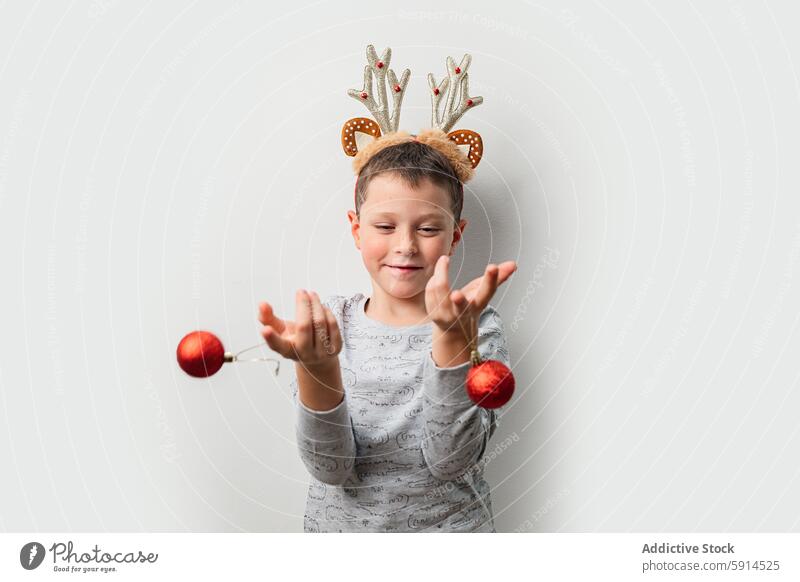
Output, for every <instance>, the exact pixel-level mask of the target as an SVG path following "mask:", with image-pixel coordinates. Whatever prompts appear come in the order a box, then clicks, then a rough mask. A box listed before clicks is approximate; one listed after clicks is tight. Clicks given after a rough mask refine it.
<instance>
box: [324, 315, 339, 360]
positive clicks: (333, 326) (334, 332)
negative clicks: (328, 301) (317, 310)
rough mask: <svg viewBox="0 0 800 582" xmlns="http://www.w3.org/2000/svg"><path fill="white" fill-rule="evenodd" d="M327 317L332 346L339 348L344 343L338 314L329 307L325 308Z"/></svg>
mask: <svg viewBox="0 0 800 582" xmlns="http://www.w3.org/2000/svg"><path fill="white" fill-rule="evenodd" d="M325 317H326V318H327V319H328V331H329V332H330V336H331V348H333V349H334V351H335V349H336V348H339V346H341V345H342V335H341V333H340V332H339V322H338V321H336V316H335V315H334V314H333V311H331V310H330V309H329V308H327V307H326V308H325Z"/></svg>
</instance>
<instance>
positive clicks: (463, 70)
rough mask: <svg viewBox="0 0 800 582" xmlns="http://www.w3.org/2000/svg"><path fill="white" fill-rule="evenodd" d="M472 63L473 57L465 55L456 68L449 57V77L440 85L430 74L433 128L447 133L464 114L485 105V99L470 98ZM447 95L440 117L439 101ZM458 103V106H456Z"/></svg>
mask: <svg viewBox="0 0 800 582" xmlns="http://www.w3.org/2000/svg"><path fill="white" fill-rule="evenodd" d="M471 62H472V56H471V55H468V54H467V55H464V58H463V59H461V64H460V65H458V66H456V63H455V61H454V60H453V59H452V57H447V77H445V78H443V79H442V82H441V83H439V85H438V86H437V85H436V80H435V79H434V78H433V73H428V85H430V88H431V104H432V108H433V111H432V113H431V126H432V127H437V128H439V129H441V130H442V131H444V132H445V133H446V132H448V131H450V129H451V128H452V127H453V126H454V125H455V123H456V121H458V120H459V119H460V118H461V116H462V115H464V112H465V111H466V110H467V109H469V108H470V107H477V106H478V105H480V104H481V103H483V97H470V96H469V78H468V74H467V69H468V68H469V64H470V63H471ZM445 92H446V93H447V101H446V102H445V106H444V111H442V114H441V116H440V115H439V109H440V107H439V101H441V100H442V97H444V94H445ZM456 103H457V104H456Z"/></svg>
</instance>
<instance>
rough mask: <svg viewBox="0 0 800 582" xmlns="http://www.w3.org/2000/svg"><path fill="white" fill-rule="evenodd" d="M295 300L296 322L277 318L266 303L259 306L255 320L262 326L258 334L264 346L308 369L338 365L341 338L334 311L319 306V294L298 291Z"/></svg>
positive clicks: (320, 304)
mask: <svg viewBox="0 0 800 582" xmlns="http://www.w3.org/2000/svg"><path fill="white" fill-rule="evenodd" d="M296 300H297V310H296V320H295V321H289V320H284V319H281V318H279V317H278V316H277V315H275V313H274V312H273V311H272V306H271V305H270V304H269V303H267V302H266V301H264V302H262V303H260V304H259V316H258V320H259V321H260V322H261V323H262V324H263V325H264V327H263V329H262V330H261V335H262V336H263V337H264V340H265V341H266V342H267V345H268V346H269V347H270V348H271V349H272V350H273V351H275V352H277V353H279V354H280V355H282V356H283V357H284V358H288V359H290V360H294V361H296V362H301V363H302V364H303V365H305V366H306V367H307V368H311V369H313V368H322V367H326V366H330V365H333V364H335V363H338V358H337V356H338V354H339V352H340V351H341V350H342V337H341V334H340V333H339V324H338V323H337V322H336V317H335V316H334V315H333V312H332V311H331V310H330V309H328V308H327V307H325V306H324V305H322V303H320V300H319V295H317V294H316V293H315V292H313V291H311V292H306V291H305V290H303V289H300V290H298V291H297V294H296Z"/></svg>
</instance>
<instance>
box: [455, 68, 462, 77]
mask: <svg viewBox="0 0 800 582" xmlns="http://www.w3.org/2000/svg"><path fill="white" fill-rule="evenodd" d="M460 72H461V67H456V75H458V74H459V73H460Z"/></svg>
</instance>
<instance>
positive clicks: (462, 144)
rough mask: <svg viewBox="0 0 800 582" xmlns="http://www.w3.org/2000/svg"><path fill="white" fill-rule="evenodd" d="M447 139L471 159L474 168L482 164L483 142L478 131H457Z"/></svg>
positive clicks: (451, 133) (449, 134)
mask: <svg viewBox="0 0 800 582" xmlns="http://www.w3.org/2000/svg"><path fill="white" fill-rule="evenodd" d="M447 137H448V138H449V139H450V140H451V141H453V142H455V144H456V145H457V146H458V149H460V150H461V151H462V152H464V153H465V154H466V156H467V159H469V162H470V164H472V167H473V168H476V167H477V166H478V164H480V163H481V157H483V140H482V139H481V135H480V134H479V133H478V132H477V131H472V130H471V129H457V130H456V131H451V132H450V133H448V134H447Z"/></svg>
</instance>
